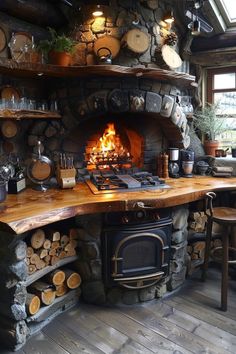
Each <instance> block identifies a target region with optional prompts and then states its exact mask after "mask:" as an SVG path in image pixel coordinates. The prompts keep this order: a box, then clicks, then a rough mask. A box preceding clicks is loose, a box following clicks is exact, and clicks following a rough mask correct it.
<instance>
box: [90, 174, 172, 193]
mask: <svg viewBox="0 0 236 354" xmlns="http://www.w3.org/2000/svg"><path fill="white" fill-rule="evenodd" d="M86 182H87V184H88V185H89V187H90V188H91V189H92V191H93V192H94V193H95V192H97V191H122V190H126V191H127V190H133V191H134V190H139V189H159V188H169V186H168V185H166V184H165V181H164V180H162V179H159V177H158V176H153V175H152V174H151V173H149V172H137V173H134V174H131V175H129V174H115V173H100V174H99V173H92V174H91V176H90V180H86Z"/></svg>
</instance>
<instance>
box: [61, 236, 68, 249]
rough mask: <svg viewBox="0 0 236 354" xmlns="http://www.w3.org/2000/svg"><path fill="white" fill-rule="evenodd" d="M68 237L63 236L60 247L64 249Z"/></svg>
mask: <svg viewBox="0 0 236 354" xmlns="http://www.w3.org/2000/svg"><path fill="white" fill-rule="evenodd" d="M69 240H70V239H69V236H67V235H63V236H62V237H61V246H62V247H65V246H66V245H67V243H69Z"/></svg>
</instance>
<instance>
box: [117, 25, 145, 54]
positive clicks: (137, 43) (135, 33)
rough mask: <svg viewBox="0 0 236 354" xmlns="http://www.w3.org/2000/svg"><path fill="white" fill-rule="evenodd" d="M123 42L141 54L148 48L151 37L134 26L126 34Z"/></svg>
mask: <svg viewBox="0 0 236 354" xmlns="http://www.w3.org/2000/svg"><path fill="white" fill-rule="evenodd" d="M122 43H123V44H124V46H126V47H127V48H128V49H130V50H131V51H132V52H134V53H138V54H141V53H144V52H146V51H147V50H148V48H149V45H150V38H149V36H148V35H147V33H144V32H143V31H140V30H139V29H137V28H134V29H132V30H130V31H128V32H127V33H126V34H125V35H124V37H123V38H122Z"/></svg>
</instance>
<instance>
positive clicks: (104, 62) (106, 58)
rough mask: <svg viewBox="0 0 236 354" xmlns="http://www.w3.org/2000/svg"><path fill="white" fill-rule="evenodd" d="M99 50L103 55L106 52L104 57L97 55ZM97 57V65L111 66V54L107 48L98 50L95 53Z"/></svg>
mask: <svg viewBox="0 0 236 354" xmlns="http://www.w3.org/2000/svg"><path fill="white" fill-rule="evenodd" d="M101 50H103V53H104V51H105V50H106V51H107V54H106V55H104V54H100V55H99V53H101ZM97 56H98V58H99V63H98V64H99V65H111V64H112V53H111V51H110V49H109V48H107V47H101V48H99V49H98V51H97Z"/></svg>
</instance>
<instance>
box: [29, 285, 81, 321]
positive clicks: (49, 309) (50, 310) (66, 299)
mask: <svg viewBox="0 0 236 354" xmlns="http://www.w3.org/2000/svg"><path fill="white" fill-rule="evenodd" d="M80 294H81V289H80V288H77V289H74V290H70V291H69V292H68V293H67V294H65V295H63V296H61V297H57V298H56V299H55V301H54V302H53V303H52V304H51V305H49V306H42V307H41V308H40V310H39V311H38V312H37V313H36V314H35V315H32V316H29V317H27V319H26V322H27V323H31V322H42V321H45V320H47V319H48V318H49V317H50V316H52V315H54V316H57V315H58V311H59V313H60V312H62V311H63V310H64V309H65V307H66V308H68V307H71V305H75V304H76V303H78V301H79V297H80Z"/></svg>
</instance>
